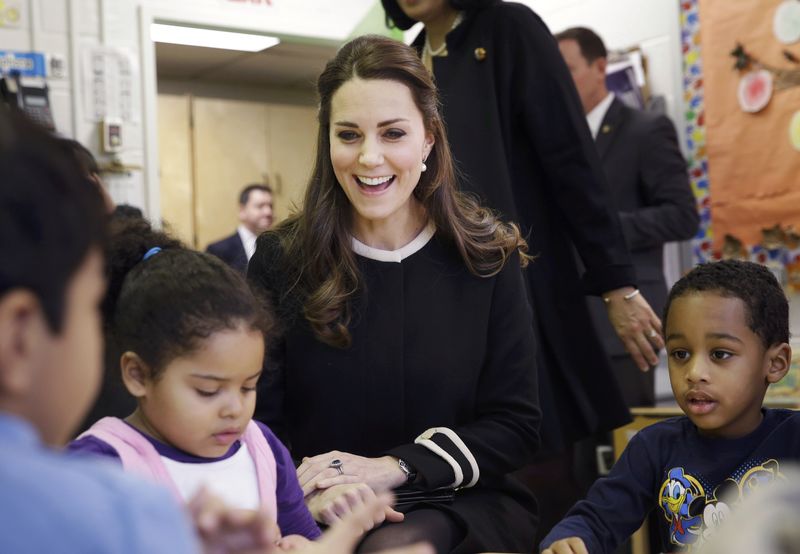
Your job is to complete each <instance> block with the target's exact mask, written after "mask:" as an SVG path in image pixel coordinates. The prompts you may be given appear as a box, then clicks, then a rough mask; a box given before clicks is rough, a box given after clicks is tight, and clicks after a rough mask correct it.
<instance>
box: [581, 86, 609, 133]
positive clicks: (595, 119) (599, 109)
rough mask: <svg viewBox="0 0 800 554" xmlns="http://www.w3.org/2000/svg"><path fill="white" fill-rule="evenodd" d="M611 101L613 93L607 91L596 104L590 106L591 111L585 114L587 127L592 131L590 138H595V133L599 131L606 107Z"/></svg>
mask: <svg viewBox="0 0 800 554" xmlns="http://www.w3.org/2000/svg"><path fill="white" fill-rule="evenodd" d="M613 101H614V94H613V93H611V92H609V93H608V94H607V95H606V97H605V98H603V99H602V100H601V101H600V103H599V104H598V105H596V106H595V107H594V108H592V111H590V112H589V113H588V114H586V121H587V123H589V129H590V130H591V131H592V138H594V139H596V138H597V133H599V132H600V125H602V124H603V119H605V117H606V112H607V111H608V108H609V107H611V102H613Z"/></svg>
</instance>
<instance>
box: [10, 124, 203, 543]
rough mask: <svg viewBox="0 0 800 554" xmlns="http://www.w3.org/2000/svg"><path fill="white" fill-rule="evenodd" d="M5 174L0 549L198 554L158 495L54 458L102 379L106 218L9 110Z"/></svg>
mask: <svg viewBox="0 0 800 554" xmlns="http://www.w3.org/2000/svg"><path fill="white" fill-rule="evenodd" d="M0 167H2V168H3V169H2V173H3V174H2V177H0V452H2V456H0V491H2V492H1V493H0V498H2V500H0V552H14V553H15V554H25V553H39V552H117V553H131V554H133V553H137V552H153V553H157V552H169V553H190V552H198V551H199V550H200V547H199V544H198V542H197V540H196V538H195V537H194V535H193V532H192V528H191V526H190V522H189V519H188V518H187V517H186V514H184V513H183V512H182V510H181V509H180V508H179V505H178V504H176V503H174V502H170V498H169V496H168V495H166V494H164V492H163V491H162V490H159V489H158V488H157V487H154V486H150V485H149V484H147V483H141V482H139V481H138V480H135V479H133V478H131V477H129V476H126V475H122V474H121V473H120V472H117V471H113V468H108V467H104V465H105V464H100V463H95V462H93V461H89V460H75V459H72V458H70V457H66V456H62V455H60V454H59V453H57V452H56V451H55V450H54V448H57V447H60V446H62V445H63V444H64V443H65V442H66V441H67V440H68V439H69V437H70V436H72V433H73V431H74V429H75V427H76V426H77V424H78V423H79V422H80V420H81V418H82V417H83V416H84V415H85V413H86V410H87V409H88V408H89V404H90V403H91V401H92V398H93V396H94V394H95V393H96V391H97V388H98V385H99V382H100V375H101V351H102V340H101V331H100V321H101V318H100V300H101V297H102V294H103V289H104V286H105V277H104V271H103V250H104V247H105V243H106V238H107V234H108V233H107V229H106V219H107V214H106V210H105V206H104V204H103V199H102V198H101V196H100V194H99V192H98V190H97V189H96V188H95V187H94V186H93V185H92V184H91V183H90V182H89V181H88V180H87V178H86V177H85V176H84V174H83V172H82V171H81V168H80V167H79V166H78V164H77V163H76V160H75V158H74V157H73V156H71V155H70V154H68V153H66V152H65V151H64V150H63V148H62V145H61V143H60V142H59V141H58V140H57V139H55V138H53V137H52V136H50V135H49V134H47V133H46V132H45V131H44V130H42V129H39V128H38V127H36V126H35V125H34V124H32V123H31V122H29V121H27V120H26V119H24V118H23V117H22V116H21V115H19V114H14V113H11V112H9V111H7V110H4V109H0Z"/></svg>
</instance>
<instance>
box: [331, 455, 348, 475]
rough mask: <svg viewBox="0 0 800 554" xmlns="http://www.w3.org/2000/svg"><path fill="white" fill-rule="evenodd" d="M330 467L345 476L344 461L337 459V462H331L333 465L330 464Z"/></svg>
mask: <svg viewBox="0 0 800 554" xmlns="http://www.w3.org/2000/svg"><path fill="white" fill-rule="evenodd" d="M328 467H332V468H333V469H335V470H336V471H338V472H339V475H344V469H342V460H340V459H339V458H336V459H335V460H331V463H329V464H328Z"/></svg>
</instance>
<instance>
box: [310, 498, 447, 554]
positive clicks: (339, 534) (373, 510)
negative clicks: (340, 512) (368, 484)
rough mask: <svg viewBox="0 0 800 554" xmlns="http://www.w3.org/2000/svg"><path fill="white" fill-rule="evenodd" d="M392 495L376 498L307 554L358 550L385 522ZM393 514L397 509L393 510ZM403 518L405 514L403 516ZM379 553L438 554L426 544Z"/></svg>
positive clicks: (327, 535)
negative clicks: (363, 539)
mask: <svg viewBox="0 0 800 554" xmlns="http://www.w3.org/2000/svg"><path fill="white" fill-rule="evenodd" d="M392 500H393V499H392V496H391V494H388V493H382V494H379V495H377V496H375V495H373V496H372V497H371V498H370V499H369V500H366V501H365V502H364V503H363V504H362V505H361V506H359V507H358V508H356V509H355V510H353V511H352V513H350V514H348V515H347V516H345V517H344V518H342V519H341V520H340V521H338V522H337V523H336V524H335V525H333V526H332V527H331V528H330V529H328V531H326V532H325V534H324V535H323V536H322V538H320V539H319V540H318V541H315V542H312V543H310V545H309V546H311V548H310V549H307V550H304V551H303V554H317V553H319V554H349V553H350V552H353V551H354V550H355V547H356V544H358V541H359V540H361V537H362V536H363V535H364V533H365V532H366V531H369V530H370V529H372V527H374V526H375V522H376V521H378V520H382V518H383V516H384V514H385V513H386V510H387V509H389V510H391V504H392ZM392 511H393V510H392ZM401 515H402V514H401ZM376 554H435V553H434V550H433V548H432V547H431V546H430V545H429V544H426V543H418V544H412V545H411V546H404V547H399V548H392V549H391V550H384V551H382V552H380V553H376Z"/></svg>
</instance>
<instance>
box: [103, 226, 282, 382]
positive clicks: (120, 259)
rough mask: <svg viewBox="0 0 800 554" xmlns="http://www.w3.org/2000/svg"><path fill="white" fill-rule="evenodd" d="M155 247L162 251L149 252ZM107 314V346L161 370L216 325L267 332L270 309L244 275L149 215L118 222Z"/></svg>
mask: <svg viewBox="0 0 800 554" xmlns="http://www.w3.org/2000/svg"><path fill="white" fill-rule="evenodd" d="M153 247H159V248H161V251H160V252H158V253H157V254H154V255H153V256H151V257H149V258H148V259H146V260H144V259H143V257H144V255H145V253H146V252H148V250H150V249H151V248H153ZM108 266H109V285H108V292H107V293H106V296H105V298H104V300H103V320H104V324H105V330H106V334H107V337H108V340H109V347H110V348H113V351H114V353H115V354H116V358H115V359H117V360H118V359H119V355H121V354H122V353H124V352H127V351H132V352H135V353H136V354H138V355H139V357H141V358H142V360H144V361H145V363H146V364H147V365H148V366H149V368H150V369H151V371H152V374H151V375H149V377H150V378H157V377H158V376H159V374H160V373H161V371H163V369H164V367H165V366H166V365H167V364H169V363H170V362H171V361H172V360H174V359H175V358H177V357H179V356H182V355H185V354H187V353H190V352H192V351H194V350H195V349H197V348H198V347H199V346H200V343H201V341H202V340H203V339H205V338H207V337H209V336H211V335H212V334H213V333H215V332H217V331H221V330H226V329H237V328H239V327H240V326H245V327H246V328H248V329H252V330H258V331H261V332H264V333H267V332H268V331H269V328H270V325H269V317H268V315H267V314H266V313H265V312H264V309H263V307H262V306H263V302H260V301H258V300H257V299H256V298H255V296H254V295H253V293H252V292H251V290H250V288H249V286H248V285H247V283H246V281H245V280H244V277H243V276H242V275H240V274H238V273H237V272H236V271H234V270H233V269H231V268H230V267H228V266H227V265H225V264H224V263H223V262H222V261H221V260H219V259H218V258H216V257H214V256H212V255H210V254H205V253H202V252H197V251H194V250H190V249H189V248H186V247H185V246H183V245H182V244H181V243H180V241H178V240H176V239H174V238H172V237H170V236H169V235H167V234H166V233H162V232H159V231H155V230H153V229H152V228H151V227H150V224H149V223H148V222H147V221H146V220H144V219H132V218H125V219H120V220H116V221H113V222H112V229H111V246H110V249H109V253H108Z"/></svg>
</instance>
